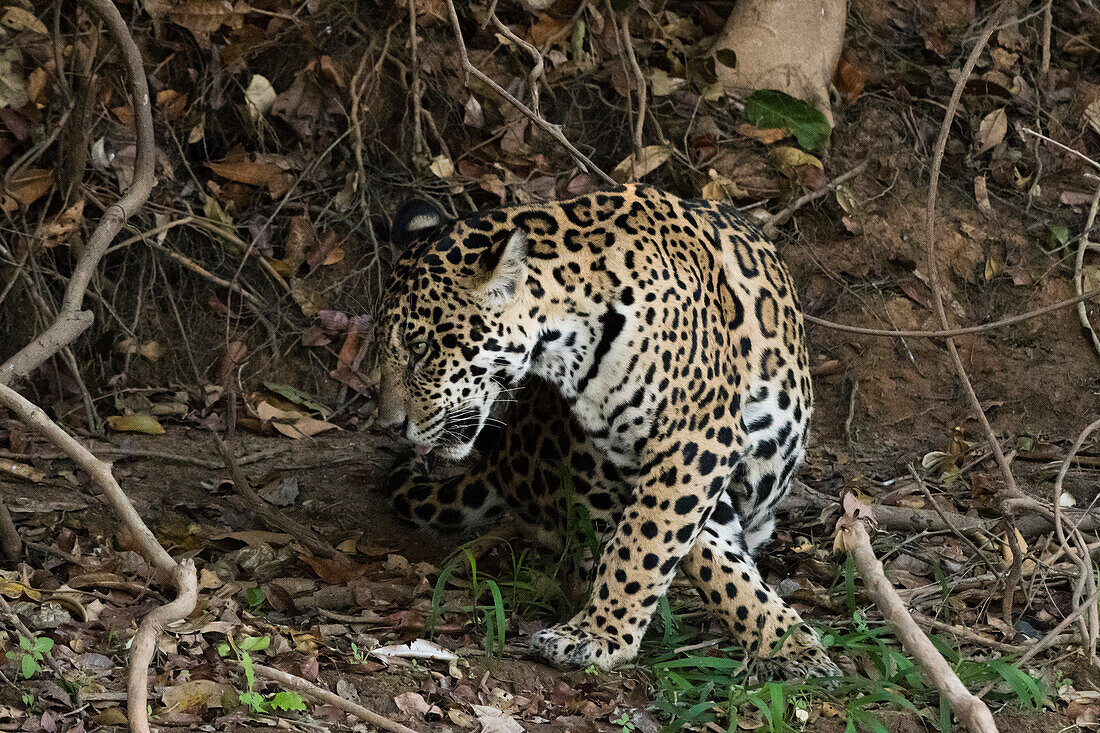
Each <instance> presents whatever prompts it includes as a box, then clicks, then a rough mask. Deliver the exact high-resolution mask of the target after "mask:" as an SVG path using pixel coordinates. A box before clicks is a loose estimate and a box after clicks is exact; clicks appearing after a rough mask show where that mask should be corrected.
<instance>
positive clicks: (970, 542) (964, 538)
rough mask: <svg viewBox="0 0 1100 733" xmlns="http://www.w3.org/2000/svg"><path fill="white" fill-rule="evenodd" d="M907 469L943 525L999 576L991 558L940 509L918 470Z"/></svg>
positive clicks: (907, 465)
mask: <svg viewBox="0 0 1100 733" xmlns="http://www.w3.org/2000/svg"><path fill="white" fill-rule="evenodd" d="M906 468H908V469H909V475H910V476H911V477H912V479H913V480H914V481H916V482H917V486H919V487H920V490H921V493H923V494H924V498H925V499H927V500H928V503H929V504H931V505H932V509H933V510H934V511H935V512H936V514H937V515H938V516H939V518H940V519H942V520H943V523H944V524H946V525H947V527H948V529H950V530H951V533H952V534H954V535H955V536H956V537H958V538H959V539H961V540H962V541H963V542H965V543H966V544H968V545H970V549H971V550H973V551H974V554H975V555H977V556H978V559H980V560H981V561H982V563H983V564H984V565H985V566H986V567H987V568H989V570H990V572H992V573H994V574H997V567H996V566H995V565H994V564H993V563H992V562H990V561H989V558H987V557H986V556H985V553H984V552H982V548H980V547H978V546H977V545H976V544H974V540H972V539H970V537H968V536H967V535H966V534H965V533H964V532H963V531H962V530H960V529H959V528H958V527H956V526H955V525H954V523H953V522H952V521H951V520H950V519H948V518H947V514H945V513H944V511H943V509H941V508H940V505H939V504H937V503H936V500H935V499H933V498H932V492H931V491H929V490H928V486H927V485H926V484H925V483H924V479H922V478H921V477H920V474H919V473H917V469H915V468H914V467H913V464H912V463H909V464H906Z"/></svg>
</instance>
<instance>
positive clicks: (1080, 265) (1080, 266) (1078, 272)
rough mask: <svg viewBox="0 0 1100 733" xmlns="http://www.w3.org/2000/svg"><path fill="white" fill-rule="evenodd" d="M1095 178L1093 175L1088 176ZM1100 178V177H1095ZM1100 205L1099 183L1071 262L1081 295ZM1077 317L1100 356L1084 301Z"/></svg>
mask: <svg viewBox="0 0 1100 733" xmlns="http://www.w3.org/2000/svg"><path fill="white" fill-rule="evenodd" d="M1047 10H1048V11H1049V10H1050V5H1047ZM1090 177H1092V178H1095V176H1090ZM1097 180H1100V179H1097ZM1098 207H1100V185H1098V186H1097V187H1096V193H1094V194H1093V195H1092V206H1090V207H1089V216H1088V219H1086V220H1085V228H1084V230H1083V231H1082V232H1081V239H1080V241H1079V242H1078V243H1077V259H1076V260H1074V263H1073V288H1074V290H1076V291H1077V294H1078V295H1081V294H1082V293H1083V292H1084V289H1085V270H1084V267H1085V250H1087V249H1088V248H1089V234H1090V233H1091V232H1092V225H1093V223H1094V222H1095V221H1096V210H1097V208H1098ZM1077 317H1078V318H1079V319H1080V321H1081V325H1082V326H1083V327H1084V329H1085V330H1086V331H1088V334H1089V336H1090V337H1091V338H1092V347H1093V348H1094V349H1096V354H1097V356H1100V336H1098V335H1097V333H1096V329H1095V328H1093V326H1092V323H1091V322H1090V321H1089V314H1088V308H1087V307H1086V306H1085V302H1084V301H1081V302H1080V303H1078V304H1077Z"/></svg>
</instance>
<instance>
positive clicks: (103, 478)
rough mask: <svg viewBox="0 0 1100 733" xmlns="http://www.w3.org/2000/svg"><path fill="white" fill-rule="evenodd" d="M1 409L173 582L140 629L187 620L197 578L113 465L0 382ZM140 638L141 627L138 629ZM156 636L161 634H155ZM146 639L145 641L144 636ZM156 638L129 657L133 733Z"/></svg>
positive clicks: (145, 724) (142, 725)
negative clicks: (82, 475)
mask: <svg viewBox="0 0 1100 733" xmlns="http://www.w3.org/2000/svg"><path fill="white" fill-rule="evenodd" d="M0 405H3V406H4V407H6V408H8V409H9V410H11V411H12V412H13V413H14V414H15V415H16V417H18V418H19V419H20V420H22V421H23V423H24V424H26V425H27V426H28V427H30V428H33V429H35V430H37V431H38V432H40V433H42V434H43V435H44V436H46V438H47V439H48V440H49V441H50V442H51V443H53V444H54V445H56V446H57V447H58V448H60V449H61V450H62V451H63V452H64V453H65V454H66V455H67V456H68V457H69V458H70V459H71V460H72V461H73V463H75V464H76V465H77V466H78V467H79V468H81V469H83V470H84V471H85V472H86V473H87V474H88V476H89V477H90V478H91V479H92V483H94V484H95V485H96V486H97V487H98V488H99V490H100V491H102V492H103V495H104V497H105V498H106V499H107V502H108V503H109V504H110V505H111V507H112V508H113V509H114V510H115V511H116V512H117V513H118V515H119V516H120V517H121V518H122V523H123V525H125V527H126V529H127V530H128V531H129V532H130V535H131V536H132V537H133V539H134V542H135V543H136V544H137V546H138V547H139V548H140V549H141V553H142V555H143V556H144V557H145V558H146V559H147V560H149V562H150V563H152V565H153V568H154V569H155V570H156V571H157V572H158V573H159V575H160V577H159V578H158V579H159V580H161V581H163V582H169V583H174V584H175V585H176V589H177V597H176V600H175V601H173V602H171V603H169V604H168V605H166V606H163V607H161V608H158V609H156V610H154V611H153V612H152V613H150V617H152V619H153V620H152V621H151V622H149V621H148V619H147V620H146V622H143V623H142V629H146V632H145V633H146V635H148V634H149V633H151V632H150V631H149V629H152V628H153V626H152V625H150V624H155V625H156V626H157V628H158V629H159V628H162V627H163V625H165V624H168V623H171V622H173V621H178V620H180V619H182V618H184V617H186V616H187V614H189V613H190V612H191V610H192V609H194V607H195V594H194V588H195V587H196V586H197V583H198V578H197V577H196V575H195V566H194V564H192V563H187V564H185V565H177V564H176V561H175V560H173V559H172V556H171V555H169V554H168V551H167V550H165V549H164V548H163V547H161V545H160V543H159V542H158V541H157V538H156V537H155V536H154V535H153V533H152V532H151V531H150V530H149V528H148V527H147V526H146V525H145V522H143V521H142V519H141V516H140V515H139V514H138V513H137V510H136V509H134V505H133V504H131V503H130V500H129V499H128V498H127V496H126V494H125V493H124V492H123V491H122V487H121V486H119V485H118V482H117V481H116V480H115V477H114V475H113V474H112V473H111V467H110V466H109V465H108V464H106V463H104V462H103V461H101V460H99V459H98V458H96V457H95V456H94V455H92V453H91V451H89V450H88V449H87V448H85V447H84V446H83V445H81V444H80V442H79V441H78V440H77V439H76V438H74V437H73V436H71V435H69V434H68V433H66V432H65V431H64V430H63V429H62V428H61V427H60V426H59V425H58V424H57V423H55V422H54V421H53V420H51V419H50V418H49V417H48V416H47V415H46V413H45V412H43V411H42V409H41V408H40V407H38V406H36V405H34V404H33V403H31V402H30V401H29V400H27V399H26V398H25V397H23V396H22V395H20V394H19V393H18V392H16V391H15V390H13V389H12V388H11V387H9V386H7V385H6V384H0ZM138 633H139V634H141V633H142V632H141V629H139V632H138ZM158 634H159V630H158ZM143 638H144V637H143ZM156 639H157V635H156V634H154V635H153V642H152V643H153V647H152V649H147V648H146V647H144V646H139V645H138V644H136V643H135V645H134V650H133V652H132V654H131V657H130V670H129V679H128V682H127V689H128V690H130V691H131V693H134V694H137V691H138V690H139V688H140V700H135V699H133V698H131V700H130V704H129V706H128V708H129V715H128V717H129V721H130V727H131V728H132V729H133V730H134V731H137V733H148V731H149V720H148V717H147V710H146V701H145V690H146V688H147V687H148V684H149V682H148V674H149V666H148V665H149V660H150V659H152V655H153V650H155V643H156Z"/></svg>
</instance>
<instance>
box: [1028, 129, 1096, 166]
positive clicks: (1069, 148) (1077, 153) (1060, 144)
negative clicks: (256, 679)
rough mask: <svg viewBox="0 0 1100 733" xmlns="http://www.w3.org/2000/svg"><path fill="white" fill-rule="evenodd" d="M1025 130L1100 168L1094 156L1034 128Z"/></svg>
mask: <svg viewBox="0 0 1100 733" xmlns="http://www.w3.org/2000/svg"><path fill="white" fill-rule="evenodd" d="M1023 131H1024V132H1026V133H1027V134H1028V135H1034V136H1035V137H1037V138H1039V139H1040V140H1045V141H1046V142H1048V143H1050V144H1051V145H1053V146H1054V147H1056V148H1059V149H1060V150H1062V151H1063V152H1066V153H1069V154H1070V155H1074V156H1076V157H1078V158H1080V159H1081V160H1083V161H1085V162H1086V163H1088V164H1089V165H1091V166H1092V167H1093V168H1096V169H1098V170H1100V163H1097V162H1096V161H1095V160H1093V159H1092V158H1090V157H1088V156H1087V155H1085V154H1083V153H1082V152H1081V151H1079V150H1074V149H1073V148H1071V147H1070V146H1068V145H1063V144H1062V143H1060V142H1058V141H1057V140H1054V139H1053V138H1049V137H1047V136H1046V135H1044V134H1042V133H1041V132H1035V130H1032V129H1031V128H1030V127H1025V128H1023Z"/></svg>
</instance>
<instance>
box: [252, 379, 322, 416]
mask: <svg viewBox="0 0 1100 733" xmlns="http://www.w3.org/2000/svg"><path fill="white" fill-rule="evenodd" d="M264 386H265V387H267V388H268V389H270V390H271V391H272V392H274V393H275V394H277V395H279V396H280V397H284V398H286V399H288V400H290V401H291V402H293V403H294V404H296V405H301V406H302V407H305V408H307V409H310V410H313V411H314V412H317V413H319V414H321V415H322V416H323V417H328V416H329V415H331V414H332V410H330V409H328V408H327V407H325V406H324V405H322V404H321V403H320V402H318V401H317V400H316V399H314V398H313V395H310V394H307V393H306V392H303V391H302V390H300V389H298V388H297V387H291V386H290V385H289V384H278V383H276V382H264Z"/></svg>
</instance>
